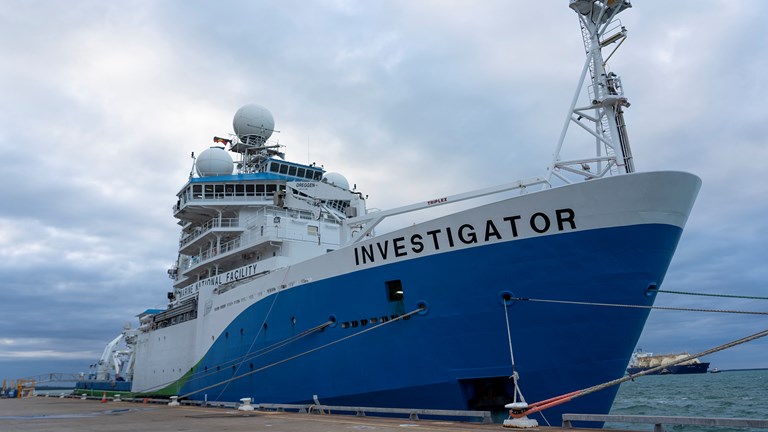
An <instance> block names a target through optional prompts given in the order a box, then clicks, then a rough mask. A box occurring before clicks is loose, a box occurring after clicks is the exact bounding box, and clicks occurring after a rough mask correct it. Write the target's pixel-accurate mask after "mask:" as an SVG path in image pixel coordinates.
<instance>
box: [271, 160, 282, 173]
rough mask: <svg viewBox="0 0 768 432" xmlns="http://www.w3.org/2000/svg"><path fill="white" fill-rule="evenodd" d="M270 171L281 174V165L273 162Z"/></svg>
mask: <svg viewBox="0 0 768 432" xmlns="http://www.w3.org/2000/svg"><path fill="white" fill-rule="evenodd" d="M269 171H270V172H273V173H276V172H280V164H279V163H277V162H272V163H271V164H269Z"/></svg>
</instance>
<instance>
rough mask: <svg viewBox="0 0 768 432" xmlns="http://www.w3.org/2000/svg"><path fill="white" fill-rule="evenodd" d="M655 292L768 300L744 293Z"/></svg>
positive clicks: (767, 298)
mask: <svg viewBox="0 0 768 432" xmlns="http://www.w3.org/2000/svg"><path fill="white" fill-rule="evenodd" d="M656 292H660V293H666V294H684V295H693V296H705V297H723V298H736V299H748V300H768V297H760V296H746V295H736V294H710V293H698V292H690V291H670V290H656Z"/></svg>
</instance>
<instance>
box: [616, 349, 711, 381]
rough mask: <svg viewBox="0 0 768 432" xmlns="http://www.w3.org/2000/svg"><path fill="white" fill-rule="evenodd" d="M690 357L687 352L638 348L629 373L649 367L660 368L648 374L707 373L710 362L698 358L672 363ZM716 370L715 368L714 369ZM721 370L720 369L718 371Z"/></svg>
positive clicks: (628, 370) (630, 364) (628, 369)
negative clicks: (672, 352) (652, 350)
mask: <svg viewBox="0 0 768 432" xmlns="http://www.w3.org/2000/svg"><path fill="white" fill-rule="evenodd" d="M685 357H689V355H688V353H687V352H683V353H677V354H653V353H651V352H645V351H643V350H642V349H640V348H638V349H637V350H636V351H635V352H634V353H632V357H631V359H630V361H629V367H627V373H628V374H630V375H634V374H636V373H639V372H643V371H646V370H649V369H654V368H659V367H661V366H663V367H661V368H659V369H658V370H657V371H654V372H649V373H648V374H647V375H684V374H699V373H707V369H709V363H708V362H702V361H701V360H699V359H698V358H692V359H690V360H688V361H684V362H682V363H678V364H674V365H673V364H671V363H673V362H675V361H677V360H682V359H683V358H685ZM713 371H714V369H713ZM718 372H719V371H718Z"/></svg>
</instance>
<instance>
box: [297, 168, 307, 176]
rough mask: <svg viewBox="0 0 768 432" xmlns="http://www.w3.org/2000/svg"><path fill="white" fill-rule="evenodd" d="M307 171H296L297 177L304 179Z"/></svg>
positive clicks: (301, 169) (300, 169)
mask: <svg viewBox="0 0 768 432" xmlns="http://www.w3.org/2000/svg"><path fill="white" fill-rule="evenodd" d="M305 171H306V170H305V169H304V168H299V170H298V171H296V177H304V172H305Z"/></svg>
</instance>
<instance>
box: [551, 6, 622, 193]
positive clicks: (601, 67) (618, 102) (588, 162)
mask: <svg viewBox="0 0 768 432" xmlns="http://www.w3.org/2000/svg"><path fill="white" fill-rule="evenodd" d="M568 6H569V7H570V8H571V9H573V10H574V11H575V12H576V13H577V15H578V17H579V22H580V24H581V35H582V38H583V40H584V48H585V50H586V60H585V62H584V68H583V69H582V71H581V77H580V78H579V84H578V86H577V87H576V93H575V94H574V96H573V101H572V102H571V107H570V110H569V111H568V115H567V116H566V119H565V124H564V125H563V129H562V131H561V133H560V139H559V141H558V144H557V147H556V148H555V153H554V155H553V158H552V164H551V165H550V166H549V172H548V173H547V183H549V184H550V185H551V178H552V176H555V177H557V178H558V179H560V180H562V181H563V182H565V183H568V184H570V183H573V181H572V180H570V179H569V178H568V177H567V176H566V174H569V176H570V177H573V176H574V175H575V176H576V177H577V178H581V179H582V180H589V179H593V178H601V177H604V176H606V175H610V174H620V173H632V172H634V171H635V167H634V161H633V160H632V151H631V149H630V147H629V136H628V135H627V130H626V123H625V122H624V110H623V108H626V107H629V102H628V101H627V98H626V97H625V96H624V88H623V87H622V85H621V78H620V77H619V76H618V75H616V74H615V73H613V72H609V71H608V69H607V61H608V59H610V58H611V56H613V54H614V53H615V52H616V50H617V49H618V48H619V47H620V46H621V44H622V43H623V42H624V40H625V39H626V37H627V29H626V28H625V27H624V26H623V25H621V22H620V21H619V20H618V19H616V15H618V14H619V13H620V12H622V11H623V10H625V9H628V8H630V7H632V5H631V4H630V2H629V0H571V1H570V4H569V5H568ZM614 44H615V46H614V47H613V51H611V53H610V54H608V56H607V57H606V58H605V59H603V52H602V50H603V49H604V48H608V47H611V46H613V45H614ZM587 73H589V77H590V82H589V83H588V84H586V83H585V82H586V77H587ZM585 84H586V86H585ZM584 90H586V92H585V91H584ZM584 93H586V94H587V96H588V100H587V102H586V104H584V105H582V106H577V104H578V102H579V99H580V97H582V95H583V94H584ZM571 123H574V124H576V125H577V126H579V127H580V129H581V130H583V131H586V133H588V134H589V135H591V138H592V139H593V140H594V144H593V145H594V153H593V154H591V155H589V156H587V157H586V158H577V159H570V160H561V155H560V152H561V150H562V148H563V144H564V142H565V138H566V134H567V132H568V128H569V126H570V125H571Z"/></svg>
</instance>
